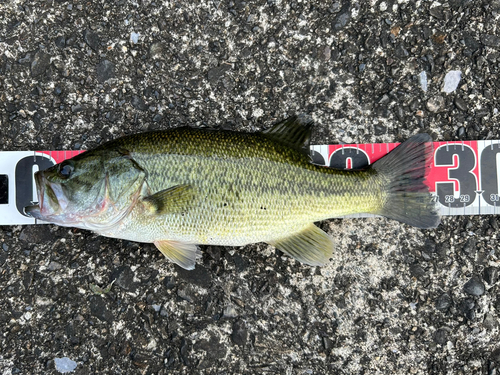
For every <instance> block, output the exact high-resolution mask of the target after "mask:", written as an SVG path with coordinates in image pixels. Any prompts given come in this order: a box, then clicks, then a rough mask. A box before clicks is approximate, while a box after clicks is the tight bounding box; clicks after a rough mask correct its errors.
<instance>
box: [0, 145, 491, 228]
mask: <svg viewBox="0 0 500 375" xmlns="http://www.w3.org/2000/svg"><path fill="white" fill-rule="evenodd" d="M396 146H398V143H370V144H358V145H320V146H311V155H312V158H313V162H314V163H315V164H320V165H327V166H330V167H333V168H348V169H350V168H363V167H365V166H367V165H369V164H372V163H374V162H375V161H376V160H378V159H380V158H381V157H383V156H385V155H386V154H388V153H389V152H390V151H392V150H393V149H394V148H395V147H396ZM81 152H83V151H35V152H33V151H0V225H14V224H36V222H35V219H33V218H31V217H28V216H26V215H25V214H24V210H23V209H24V207H25V206H29V205H33V204H36V203H37V199H38V198H37V194H36V187H35V182H34V179H33V175H34V173H35V172H36V171H38V170H43V169H46V168H48V167H50V166H52V165H54V164H57V163H60V162H62V161H63V160H65V159H69V158H72V157H73V156H75V155H78V154H79V153H81ZM499 166H500V140H491V141H453V142H434V157H433V159H432V163H431V166H430V172H429V175H428V176H427V179H426V181H425V183H426V184H427V185H428V186H429V190H430V192H431V193H433V194H434V197H435V199H436V202H437V203H438V206H439V210H440V213H441V215H486V214H497V213H500V195H499V194H500V192H499V187H500V171H499ZM353 216H354V217H361V216H369V215H353Z"/></svg>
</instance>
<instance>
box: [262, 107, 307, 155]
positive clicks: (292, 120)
mask: <svg viewBox="0 0 500 375" xmlns="http://www.w3.org/2000/svg"><path fill="white" fill-rule="evenodd" d="M312 126H313V121H312V119H311V118H310V117H309V116H306V115H300V116H296V115H295V116H292V117H289V118H287V119H286V120H283V121H281V122H278V123H277V124H276V125H274V126H273V127H272V128H270V129H268V130H265V131H264V132H263V133H264V134H266V136H268V137H270V138H272V139H274V140H276V141H278V142H281V143H284V144H286V145H288V146H290V147H293V148H295V149H297V150H303V151H305V152H306V153H307V154H309V141H310V140H311V129H312Z"/></svg>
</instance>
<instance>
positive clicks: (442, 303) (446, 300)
mask: <svg viewBox="0 0 500 375" xmlns="http://www.w3.org/2000/svg"><path fill="white" fill-rule="evenodd" d="M451 302H452V300H451V297H450V295H449V294H448V293H443V294H441V295H440V296H439V297H438V298H437V299H436V304H435V306H436V309H438V310H446V309H447V308H448V307H450V306H451Z"/></svg>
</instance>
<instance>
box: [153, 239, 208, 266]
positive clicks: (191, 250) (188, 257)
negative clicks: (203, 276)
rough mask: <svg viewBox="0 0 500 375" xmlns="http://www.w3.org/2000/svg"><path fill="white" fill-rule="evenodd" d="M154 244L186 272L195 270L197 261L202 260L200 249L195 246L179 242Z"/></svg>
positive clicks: (158, 242) (156, 242) (157, 242)
mask: <svg viewBox="0 0 500 375" xmlns="http://www.w3.org/2000/svg"><path fill="white" fill-rule="evenodd" d="M154 244H155V246H156V247H157V248H158V250H160V251H161V253H162V254H163V255H165V257H166V258H168V259H169V260H170V261H172V262H174V263H175V264H178V265H179V266H181V267H182V268H184V269H186V270H193V269H194V267H195V265H196V259H198V258H201V251H200V248H199V247H198V246H196V245H194V244H190V243H184V242H178V241H155V242H154Z"/></svg>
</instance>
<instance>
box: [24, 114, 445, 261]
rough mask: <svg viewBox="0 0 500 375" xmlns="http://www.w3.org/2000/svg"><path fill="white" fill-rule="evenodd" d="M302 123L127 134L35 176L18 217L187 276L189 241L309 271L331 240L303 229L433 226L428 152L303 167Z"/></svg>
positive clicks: (405, 149) (302, 119)
mask: <svg viewBox="0 0 500 375" xmlns="http://www.w3.org/2000/svg"><path fill="white" fill-rule="evenodd" d="M312 125H313V123H312V120H310V118H309V117H307V116H305V115H299V116H292V117H290V118H288V119H286V120H283V121H281V122H279V123H277V124H276V125H274V126H273V127H271V128H270V129H268V130H266V131H262V132H253V133H250V132H237V131H232V130H215V129H211V128H194V127H178V128H172V129H167V130H159V131H150V132H145V133H139V134H132V135H127V136H124V137H121V138H117V139H115V140H112V141H109V142H107V143H104V144H102V145H100V146H98V147H97V148H95V149H93V150H90V151H86V152H84V153H81V154H79V155H77V156H75V157H73V158H72V159H68V160H65V161H63V162H62V163H60V164H57V165H54V166H52V167H50V168H48V169H46V170H43V171H38V172H36V173H35V176H34V178H35V182H36V188H37V194H38V204H36V205H32V206H27V207H26V208H25V212H26V214H28V215H30V216H32V217H34V218H36V219H40V220H43V221H45V222H49V223H54V224H58V225H61V226H70V227H76V228H81V229H88V230H91V231H93V232H95V233H98V234H100V235H103V236H107V237H113V238H120V239H124V240H129V241H136V242H144V243H153V244H154V245H155V246H156V247H157V248H158V249H159V250H160V251H161V253H163V254H164V255H165V257H166V258H168V259H169V260H171V261H172V262H174V263H176V264H178V265H179V266H181V267H183V268H185V269H188V270H190V269H194V267H195V265H196V261H197V259H198V258H199V257H200V255H201V252H200V247H199V245H220V246H244V245H247V244H251V243H257V242H265V243H267V244H270V245H272V246H274V247H275V248H277V249H279V250H281V251H282V252H283V253H285V254H287V255H289V256H291V257H293V258H295V259H296V260H298V261H300V262H302V263H305V264H308V265H311V266H322V265H325V264H326V263H328V261H329V260H330V258H332V254H333V251H334V247H335V246H334V241H333V239H332V238H331V237H330V236H329V235H328V234H327V233H325V232H324V231H323V230H321V229H320V228H319V227H317V226H316V225H315V224H314V223H315V222H319V221H323V220H326V219H330V218H335V217H340V216H345V215H350V214H356V213H370V214H375V215H381V216H385V217H387V218H390V219H395V220H398V221H400V222H402V223H406V224H409V225H412V226H415V227H418V228H434V227H436V226H438V224H439V222H440V216H439V214H438V212H437V209H436V203H435V200H434V199H433V196H432V195H431V194H430V192H429V190H428V187H427V186H426V185H425V184H424V180H425V177H426V173H427V172H428V167H429V159H430V158H431V156H432V142H431V137H430V136H429V135H428V134H417V135H414V136H412V137H411V138H409V139H408V140H407V141H406V142H404V143H402V144H401V145H400V146H398V147H396V148H395V149H394V150H393V151H392V152H390V153H389V154H388V155H387V156H385V157H383V158H382V159H380V160H378V161H376V162H374V163H373V164H371V165H370V166H368V167H367V168H364V169H358V170H343V169H334V168H329V167H325V166H319V165H316V164H313V163H312V162H311V157H310V153H309V142H310V138H311V130H312Z"/></svg>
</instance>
